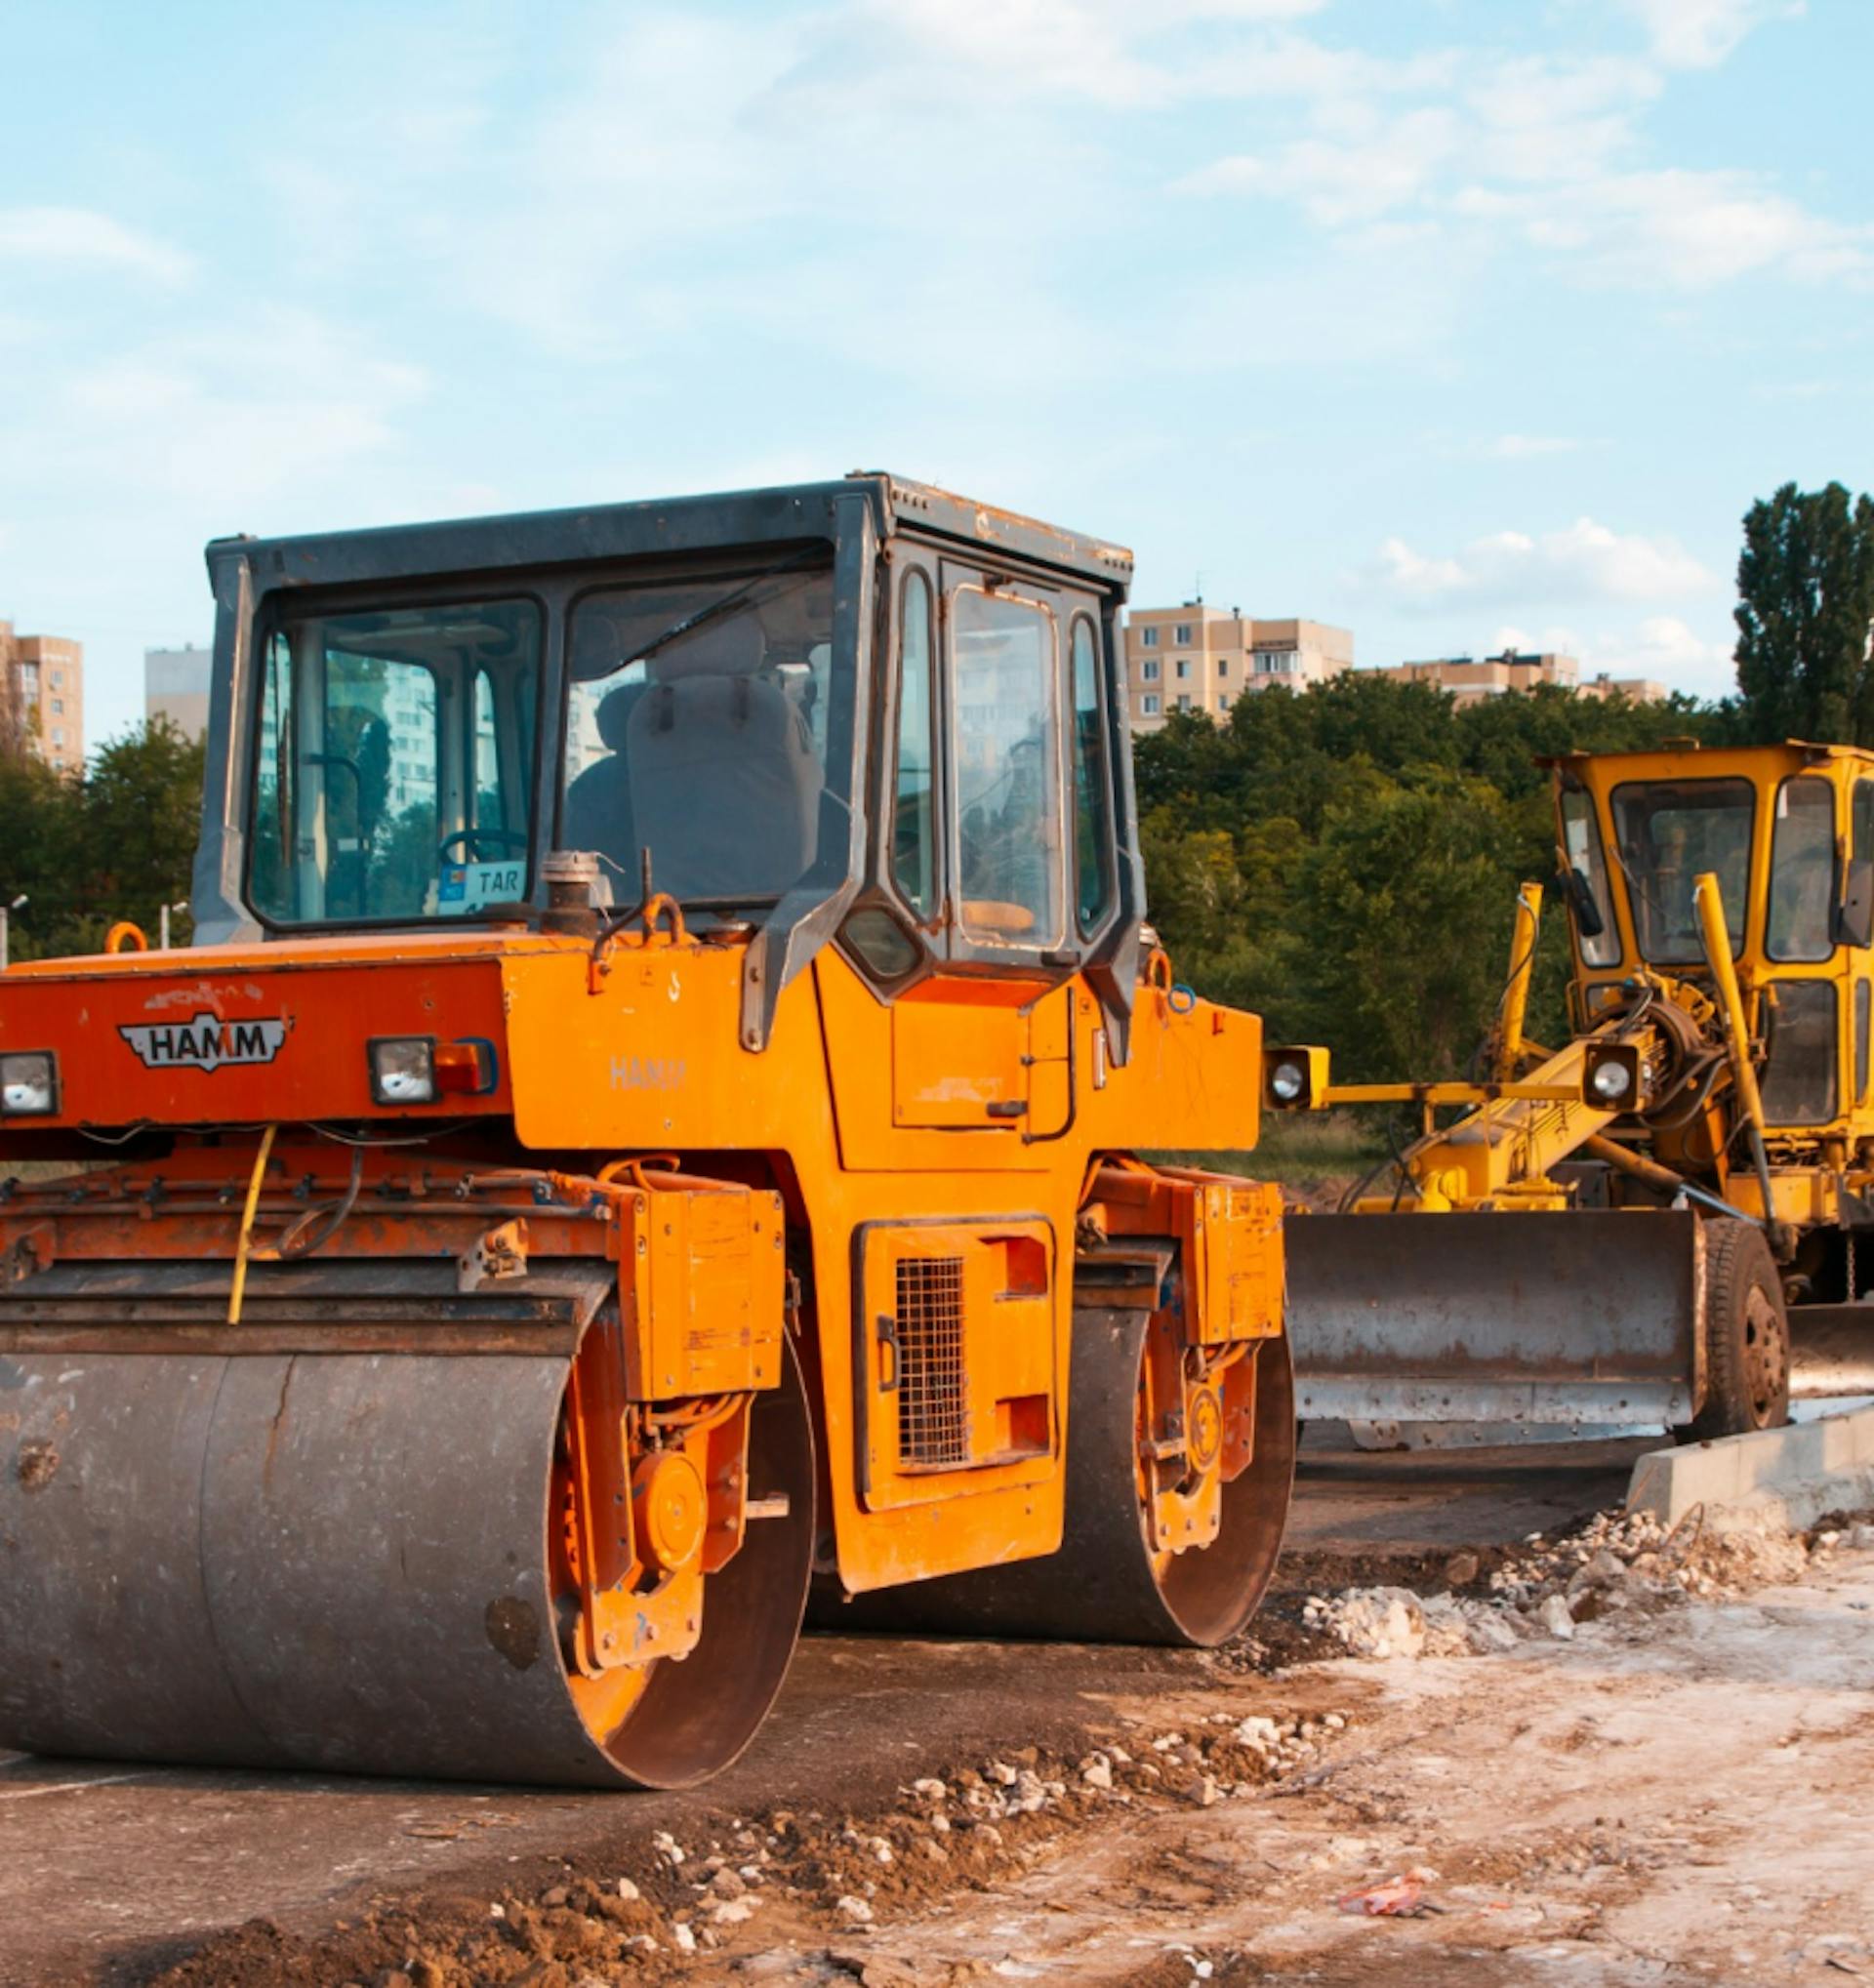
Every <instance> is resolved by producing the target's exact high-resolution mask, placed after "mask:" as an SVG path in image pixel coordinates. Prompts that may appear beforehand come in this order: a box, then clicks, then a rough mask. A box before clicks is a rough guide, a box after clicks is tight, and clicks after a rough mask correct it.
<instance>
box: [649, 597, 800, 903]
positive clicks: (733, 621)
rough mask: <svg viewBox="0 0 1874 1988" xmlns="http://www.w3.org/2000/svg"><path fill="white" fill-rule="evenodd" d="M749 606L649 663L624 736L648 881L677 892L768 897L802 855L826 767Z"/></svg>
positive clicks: (795, 873)
mask: <svg viewBox="0 0 1874 1988" xmlns="http://www.w3.org/2000/svg"><path fill="white" fill-rule="evenodd" d="M765 654H766V643H765V639H764V637H763V635H762V632H761V627H760V624H759V623H758V622H757V621H756V620H755V618H754V616H753V615H749V614H744V615H736V616H733V617H731V618H727V619H725V620H723V621H721V622H717V623H713V624H710V625H708V626H706V627H704V628H702V629H698V630H697V632H696V634H695V635H694V636H692V637H691V638H690V639H689V640H688V641H686V642H683V643H681V644H676V645H672V647H671V648H670V649H668V650H666V651H665V652H664V654H662V655H661V656H659V657H658V658H657V659H656V660H655V662H654V663H653V665H652V670H653V673H654V675H655V678H656V680H655V682H654V683H653V684H652V685H651V686H650V688H649V689H648V690H647V691H646V693H645V695H644V696H643V697H642V698H641V699H640V700H639V701H638V703H637V704H636V705H635V706H634V707H633V709H632V710H631V717H630V722H629V725H628V727H627V734H626V756H627V759H628V762H629V764H630V768H631V805H632V810H633V813H634V815H635V818H636V837H637V844H638V847H640V848H648V849H649V850H650V852H651V872H652V881H653V882H654V883H655V885H656V887H657V888H658V889H659V890H666V891H669V892H670V893H671V894H672V896H673V897H676V898H679V899H681V898H709V897H737V896H743V895H754V896H770V895H778V894H780V893H781V892H783V891H785V890H787V889H788V887H789V886H790V885H791V884H793V883H794V882H795V881H797V879H798V878H799V877H800V876H801V874H802V873H803V872H805V871H806V869H807V867H808V866H809V865H810V864H811V863H812V861H813V857H814V852H815V849H816V846H817V843H818V839H819V823H820V797H821V792H822V791H823V789H824V788H825V785H826V775H825V773H824V771H823V769H822V767H821V764H820V760H819V756H818V754H817V753H816V752H815V751H814V750H813V739H812V736H811V734H810V732H809V731H808V728H807V721H806V717H805V714H804V713H803V712H802V711H801V710H800V708H799V706H798V705H797V704H796V703H795V702H794V699H793V698H792V697H790V696H789V695H788V692H787V690H786V689H785V687H784V686H783V685H782V683H781V682H780V680H779V679H778V678H777V676H776V675H775V674H774V673H773V672H772V671H767V670H764V669H762V664H763V661H764V659H765Z"/></svg>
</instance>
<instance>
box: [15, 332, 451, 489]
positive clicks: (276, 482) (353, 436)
mask: <svg viewBox="0 0 1874 1988" xmlns="http://www.w3.org/2000/svg"><path fill="white" fill-rule="evenodd" d="M425 386H426V381H425V378H424V376H423V374H422V373H421V372H420V371H419V370H418V369H416V368H414V367H411V366H407V365H403V364H399V363H396V362H394V361H391V360H387V359H385V358H383V357H381V356H379V355H378V354H377V353H376V352H375V351H373V350H372V349H371V348H370V347H369V346H368V345H366V344H365V343H364V342H362V341H361V340H359V339H358V338H356V337H355V336H353V335H352V334H349V333H347V332H346V331H344V330H343V329H341V328H339V327H336V326H333V325H330V324H328V323H326V322H324V321H323V320H321V319H319V318H316V317H314V316H311V315H309V314H307V313H305V312H300V311H289V310H283V309H269V310H266V311H264V312H262V313H260V314H259V315H258V316H254V317H250V318H248V319H246V320H244V321H243V322H241V323H239V324H236V325H230V326H227V327H224V328H221V329H218V330H216V331H213V332H206V333H190V334H186V335H182V336H176V337H167V338H157V339H151V340H148V341H145V342H144V343H143V344H141V345H131V346H127V347H125V348H124V349H123V350H122V351H120V352H119V353H117V354H116V355H115V356H113V357H110V358H108V359H104V360H102V361H98V362H95V363H92V364H88V365H79V366H74V367H72V368H70V369H69V370H67V371H64V372H62V373H60V374H58V375H55V376H54V377H53V379H52V380H51V381H50V382H49V383H48V391H47V393H46V395H45V397H44V399H43V400H42V402H41V403H40V406H39V411H38V418H37V420H36V422H35V423H34V424H33V426H32V428H31V430H30V431H29V432H27V433H20V432H14V433H3V432H0V450H9V451H10V450H12V449H15V448H18V449H20V450H21V451H22V452H23V455H22V459H24V456H29V458H30V460H32V461H34V462H35V463H36V464H38V466H39V473H40V475H41V476H42V477H43V478H45V479H46V481H47V482H48V483H49V484H53V485H57V484H61V483H62V484H63V485H65V486H66V487H67V488H68V489H69V490H70V491H71V492H72V493H73V494H74V495H75V496H76V495H82V494H83V493H85V492H87V491H94V492H95V491H97V490H101V489H106V488H108V489H109V490H111V491H112V492H113V493H114V494H116V495H117V496H120V497H122V496H126V495H129V494H132V493H142V494H143V496H144V497H145V498H146V499H148V500H150V501H154V502H156V503H182V504H185V505H189V506H196V505H214V506H216V507H223V506H236V507H238V506H241V505H245V504H250V503H255V502H258V501H260V500H263V499H272V498H276V497H277V496H278V495H279V494H280V493H282V492H293V493H295V494H297V495H304V494H305V492H306V489H307V488H308V487H316V485H317V484H318V482H319V479H321V478H325V477H330V476H332V475H334V474H335V473H336V472H338V471H341V470H344V469H346V468H347V467H350V466H352V465H354V464H355V463H357V462H358V461H360V460H361V459H365V458H368V457H370V456H371V455H372V454H374V453H375V452H378V451H381V450H383V449H385V448H386V447H387V445H388V444H389V443H390V442H391V441H392V439H393V437H394V434H395V420H396V417H397V416H398V415H399V414H400V413H401V412H402V411H403V410H404V409H405V408H406V407H408V406H409V405H410V404H411V403H412V402H413V401H415V400H416V399H417V398H418V397H419V396H420V395H421V394H422V392H423V391H424V390H425ZM353 502H355V500H353Z"/></svg>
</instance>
